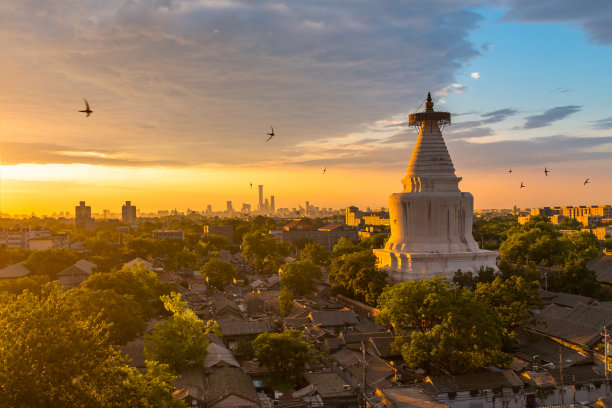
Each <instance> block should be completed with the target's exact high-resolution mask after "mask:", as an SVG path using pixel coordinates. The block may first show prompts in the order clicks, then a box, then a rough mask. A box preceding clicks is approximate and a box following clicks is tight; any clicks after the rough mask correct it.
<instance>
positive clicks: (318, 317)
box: [309, 309, 358, 327]
mask: <svg viewBox="0 0 612 408" xmlns="http://www.w3.org/2000/svg"><path fill="white" fill-rule="evenodd" d="M309 316H310V320H312V324H315V325H321V326H323V327H333V326H350V325H354V324H357V323H358V321H357V315H356V314H355V312H354V311H353V310H351V309H342V310H322V311H312V312H310V315H309Z"/></svg>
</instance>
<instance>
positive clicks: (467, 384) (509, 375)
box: [427, 370, 523, 393]
mask: <svg viewBox="0 0 612 408" xmlns="http://www.w3.org/2000/svg"><path fill="white" fill-rule="evenodd" d="M427 381H428V382H430V383H431V384H432V385H433V386H434V388H435V390H436V391H437V392H438V393H445V392H458V391H476V390H489V389H494V388H500V387H503V388H508V387H522V386H523V381H522V380H521V379H520V378H519V377H518V376H517V375H516V374H515V373H514V371H512V370H504V371H489V372H483V373H471V374H463V375H456V376H431V377H428V378H427Z"/></svg>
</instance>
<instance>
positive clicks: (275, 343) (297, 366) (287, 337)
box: [253, 330, 311, 380]
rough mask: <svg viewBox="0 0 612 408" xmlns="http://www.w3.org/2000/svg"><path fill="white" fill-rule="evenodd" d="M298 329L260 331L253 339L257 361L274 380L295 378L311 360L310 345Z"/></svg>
mask: <svg viewBox="0 0 612 408" xmlns="http://www.w3.org/2000/svg"><path fill="white" fill-rule="evenodd" d="M303 336H304V334H303V333H302V332H301V331H299V330H285V331H284V332H282V333H262V334H260V335H259V336H257V338H256V339H255V340H254V341H253V349H254V350H255V357H256V358H257V361H259V363H260V364H261V365H262V366H263V367H266V368H268V370H269V373H270V376H271V377H272V378H273V379H275V380H282V379H287V378H297V377H298V376H299V375H300V374H301V373H302V372H304V370H305V368H306V363H307V362H309V361H310V360H311V355H310V353H309V351H310V346H309V345H308V343H306V342H305V341H304V340H303Z"/></svg>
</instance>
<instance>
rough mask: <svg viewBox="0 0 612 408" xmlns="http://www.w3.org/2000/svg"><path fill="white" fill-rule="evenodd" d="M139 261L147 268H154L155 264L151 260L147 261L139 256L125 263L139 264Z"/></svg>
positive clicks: (129, 264) (128, 264)
mask: <svg viewBox="0 0 612 408" xmlns="http://www.w3.org/2000/svg"><path fill="white" fill-rule="evenodd" d="M139 263H142V264H144V267H145V268H147V269H148V270H153V264H152V263H151V262H149V261H145V260H144V259H142V258H139V257H136V258H134V259H132V260H131V261H128V262H126V263H124V265H127V266H137V265H138V264H139Z"/></svg>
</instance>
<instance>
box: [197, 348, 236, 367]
mask: <svg viewBox="0 0 612 408" xmlns="http://www.w3.org/2000/svg"><path fill="white" fill-rule="evenodd" d="M221 363H226V364H228V365H231V366H234V367H240V364H238V361H236V358H234V355H233V354H232V352H231V351H229V350H228V349H227V348H225V346H222V345H219V344H217V343H213V342H210V344H209V345H208V355H207V356H206V360H205V361H204V366H205V367H206V368H209V367H213V366H216V365H219V364H221Z"/></svg>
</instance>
